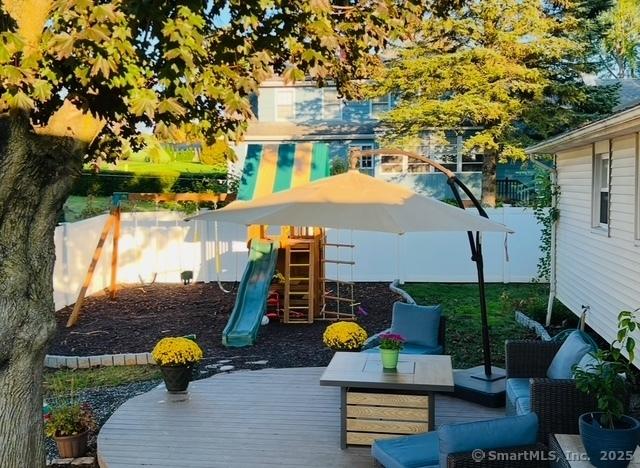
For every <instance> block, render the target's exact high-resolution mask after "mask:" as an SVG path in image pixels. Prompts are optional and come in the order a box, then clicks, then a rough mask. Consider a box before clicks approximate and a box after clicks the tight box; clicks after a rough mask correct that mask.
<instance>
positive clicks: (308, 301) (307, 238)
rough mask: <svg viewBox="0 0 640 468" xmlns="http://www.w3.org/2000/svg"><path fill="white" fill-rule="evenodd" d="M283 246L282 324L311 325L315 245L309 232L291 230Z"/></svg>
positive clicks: (315, 261)
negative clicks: (284, 279)
mask: <svg viewBox="0 0 640 468" xmlns="http://www.w3.org/2000/svg"><path fill="white" fill-rule="evenodd" d="M291 229H292V231H291V235H290V236H289V239H288V240H287V243H286V245H285V260H284V261H285V264H284V268H285V272H284V277H285V278H286V281H285V285H284V315H283V320H284V323H313V318H314V317H313V315H314V310H315V304H316V301H317V299H316V292H315V289H316V286H315V284H316V281H317V277H318V276H317V274H318V272H317V271H316V269H317V267H316V266H315V265H317V263H318V262H317V260H316V259H317V258H318V254H319V253H318V242H317V240H316V233H315V232H314V230H313V229H312V228H291Z"/></svg>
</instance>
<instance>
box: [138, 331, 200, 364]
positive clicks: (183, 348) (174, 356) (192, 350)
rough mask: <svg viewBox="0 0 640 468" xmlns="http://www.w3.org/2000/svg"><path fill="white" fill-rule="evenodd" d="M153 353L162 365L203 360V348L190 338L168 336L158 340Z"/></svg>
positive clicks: (154, 357) (157, 361)
mask: <svg viewBox="0 0 640 468" xmlns="http://www.w3.org/2000/svg"><path fill="white" fill-rule="evenodd" d="M151 355H152V356H153V359H154V360H155V361H156V364H158V365H160V366H181V365H184V364H194V363H196V362H199V361H200V360H202V349H201V348H200V346H198V344H197V343H196V342H195V341H193V340H191V339H189V338H183V337H175V338H172V337H167V338H162V339H161V340H160V341H158V343H157V344H156V346H155V347H154V348H153V351H151Z"/></svg>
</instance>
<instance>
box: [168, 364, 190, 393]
mask: <svg viewBox="0 0 640 468" xmlns="http://www.w3.org/2000/svg"><path fill="white" fill-rule="evenodd" d="M160 372H162V378H163V379H164V385H165V387H167V391H168V392H184V391H186V390H187V387H188V386H189V382H190V381H191V366H188V365H183V366H160Z"/></svg>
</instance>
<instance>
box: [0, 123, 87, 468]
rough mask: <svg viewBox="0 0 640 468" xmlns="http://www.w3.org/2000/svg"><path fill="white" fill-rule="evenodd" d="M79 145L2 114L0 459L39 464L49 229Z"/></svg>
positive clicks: (17, 467)
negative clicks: (36, 132) (36, 131)
mask: <svg viewBox="0 0 640 468" xmlns="http://www.w3.org/2000/svg"><path fill="white" fill-rule="evenodd" d="M83 152H84V148H83V145H82V144H80V143H78V142H75V141H74V140H71V139H69V138H59V137H49V136H42V135H37V134H35V133H34V132H33V131H32V128H31V124H30V122H29V120H28V118H27V117H26V116H25V115H21V114H12V115H2V116H0V466H1V467H3V468H23V467H39V466H44V463H45V451H44V434H43V427H42V388H41V387H42V369H43V360H44V356H45V352H46V346H47V344H48V342H49V339H50V338H51V337H52V335H53V334H54V332H55V317H54V302H53V281H52V275H53V266H54V262H55V246H54V230H55V225H56V220H57V215H58V213H59V211H60V210H61V209H62V205H63V203H64V201H65V199H66V198H67V195H68V193H69V191H70V190H71V184H72V182H73V179H74V176H75V175H77V174H78V173H79V172H80V169H81V166H82V154H83Z"/></svg>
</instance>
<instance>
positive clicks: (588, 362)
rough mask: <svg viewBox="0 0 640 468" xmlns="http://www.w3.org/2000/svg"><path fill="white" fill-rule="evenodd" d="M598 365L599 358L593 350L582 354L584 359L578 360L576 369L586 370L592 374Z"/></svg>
mask: <svg viewBox="0 0 640 468" xmlns="http://www.w3.org/2000/svg"><path fill="white" fill-rule="evenodd" d="M597 365H598V360H597V359H596V357H595V356H594V355H593V354H592V353H591V352H589V353H587V354H585V355H584V356H582V359H580V361H578V365H577V366H576V369H580V370H583V371H585V372H589V373H590V374H593V373H594V372H595V371H596V370H595V366H597Z"/></svg>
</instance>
